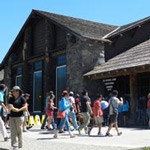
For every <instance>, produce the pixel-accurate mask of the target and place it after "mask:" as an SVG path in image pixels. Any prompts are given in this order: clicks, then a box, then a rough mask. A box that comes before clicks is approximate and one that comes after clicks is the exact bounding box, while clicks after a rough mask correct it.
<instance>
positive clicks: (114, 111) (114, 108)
mask: <svg viewBox="0 0 150 150" xmlns="http://www.w3.org/2000/svg"><path fill="white" fill-rule="evenodd" d="M117 96H118V91H117V90H114V91H113V92H112V97H111V98H110V99H109V117H110V118H109V119H110V122H109V127H108V130H107V132H106V136H112V135H111V134H110V130H111V129H112V127H113V126H114V127H115V129H116V131H117V135H118V136H119V135H121V134H122V132H119V130H118V122H117V117H118V105H123V100H122V99H121V100H119V99H118V98H117Z"/></svg>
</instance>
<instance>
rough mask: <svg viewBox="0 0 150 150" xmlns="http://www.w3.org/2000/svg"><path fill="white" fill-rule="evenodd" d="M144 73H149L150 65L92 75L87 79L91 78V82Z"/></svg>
mask: <svg viewBox="0 0 150 150" xmlns="http://www.w3.org/2000/svg"><path fill="white" fill-rule="evenodd" d="M144 72H150V65H143V66H138V67H132V68H124V69H118V70H113V71H108V72H102V73H98V74H96V73H95V74H93V75H88V78H91V79H92V80H97V79H104V78H110V77H118V76H126V75H130V74H137V73H144Z"/></svg>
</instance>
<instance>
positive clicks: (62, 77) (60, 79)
mask: <svg viewBox="0 0 150 150" xmlns="http://www.w3.org/2000/svg"><path fill="white" fill-rule="evenodd" d="M64 89H66V65H64V66H60V67H57V68H56V100H58V99H60V97H61V93H62V91H63V90H64ZM56 103H57V102H56Z"/></svg>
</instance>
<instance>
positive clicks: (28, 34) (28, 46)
mask: <svg viewBox="0 0 150 150" xmlns="http://www.w3.org/2000/svg"><path fill="white" fill-rule="evenodd" d="M30 50H31V27H28V28H27V29H26V30H25V35H24V44H23V50H22V55H23V90H24V92H30V88H29V65H28V62H27V57H29V56H28V55H29V51H30ZM30 94H31V93H30Z"/></svg>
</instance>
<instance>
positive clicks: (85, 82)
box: [66, 38, 104, 97]
mask: <svg viewBox="0 0 150 150" xmlns="http://www.w3.org/2000/svg"><path fill="white" fill-rule="evenodd" d="M66 56H67V87H68V89H69V90H72V91H74V92H75V93H81V92H82V90H83V89H87V90H88V92H89V95H91V97H94V96H95V95H96V94H97V93H99V92H101V93H103V84H102V83H101V81H94V80H92V81H91V80H90V79H89V78H85V77H84V76H83V75H84V74H85V73H87V72H88V71H90V70H92V69H93V68H94V67H95V66H96V65H98V64H99V63H100V62H101V61H100V60H102V58H104V46H103V44H102V43H98V42H93V41H86V40H85V41H81V40H80V39H77V38H76V40H75V42H73V43H72V42H70V41H68V45H67V51H66ZM103 60H104V59H103Z"/></svg>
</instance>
